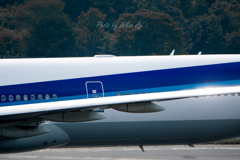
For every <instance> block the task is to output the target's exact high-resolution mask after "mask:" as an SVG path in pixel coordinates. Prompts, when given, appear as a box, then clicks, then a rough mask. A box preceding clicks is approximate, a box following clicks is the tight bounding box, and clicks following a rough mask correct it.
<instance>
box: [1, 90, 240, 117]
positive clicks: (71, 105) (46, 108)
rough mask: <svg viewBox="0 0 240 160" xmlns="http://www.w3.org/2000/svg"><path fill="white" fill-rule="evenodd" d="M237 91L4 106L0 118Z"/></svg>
mask: <svg viewBox="0 0 240 160" xmlns="http://www.w3.org/2000/svg"><path fill="white" fill-rule="evenodd" d="M238 93H240V86H234V87H213V88H203V89H192V90H181V91H170V92H160V93H148V94H135V95H122V96H112V97H102V98H91V99H80V100H68V101H57V102H46V103H37V104H26V105H16V106H6V107H0V120H4V119H5V120H6V119H8V117H11V118H12V117H13V116H14V117H15V119H16V117H19V119H24V118H28V117H33V115H34V116H35V117H36V116H39V115H45V114H54V113H61V112H68V111H77V110H78V111H79V110H91V109H94V108H114V107H116V106H117V105H119V104H134V103H138V104H140V103H146V102H148V103H149V102H154V101H167V100H175V99H183V98H191V97H202V96H210V95H223V94H238ZM136 107H137V106H136ZM29 115H31V116H29Z"/></svg>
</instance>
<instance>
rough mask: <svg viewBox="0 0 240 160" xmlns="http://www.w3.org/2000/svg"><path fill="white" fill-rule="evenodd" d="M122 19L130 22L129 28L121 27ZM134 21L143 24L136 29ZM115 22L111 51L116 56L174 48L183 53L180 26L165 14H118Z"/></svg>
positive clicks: (147, 53)
mask: <svg viewBox="0 0 240 160" xmlns="http://www.w3.org/2000/svg"><path fill="white" fill-rule="evenodd" d="M123 22H125V23H131V24H133V27H127V26H124V27H121V23H123ZM138 23H141V24H142V25H143V26H142V27H141V28H140V29H139V30H138V29H137V28H136V24H138ZM117 24H118V26H119V27H118V28H117V29H116V30H115V36H116V42H117V43H116V44H115V45H114V51H115V53H117V54H118V55H151V54H169V53H170V52H171V50H172V49H174V48H175V49H177V51H178V53H180V54H182V53H183V47H184V39H183V38H182V36H183V32H182V29H180V28H178V26H177V23H176V22H174V21H173V20H172V19H171V18H170V17H169V15H167V14H164V13H154V12H150V11H148V10H141V11H137V12H136V13H134V14H129V13H126V14H122V15H121V16H120V18H119V19H118V21H117Z"/></svg>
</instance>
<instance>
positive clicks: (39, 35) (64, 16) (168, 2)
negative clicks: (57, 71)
mask: <svg viewBox="0 0 240 160" xmlns="http://www.w3.org/2000/svg"><path fill="white" fill-rule="evenodd" d="M99 22H101V24H102V25H98V24H99ZM139 23H140V24H141V25H142V27H140V28H139V29H137V28H136V27H135V26H136V24H139ZM113 24H114V25H117V27H116V28H114V27H113ZM121 24H122V25H121ZM131 25H132V26H131ZM173 49H176V54H197V52H198V51H203V54H237V53H239V50H240V1H239V0H180V1H179V0H162V1H159V0H128V1H126V0H106V1H101V0H81V1H79V0H0V55H1V56H2V57H8V56H9V57H67V56H93V55H95V54H115V55H132V56H133V55H164V54H170V52H171V51H172V50H173Z"/></svg>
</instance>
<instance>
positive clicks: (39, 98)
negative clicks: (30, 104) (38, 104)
mask: <svg viewBox="0 0 240 160" xmlns="http://www.w3.org/2000/svg"><path fill="white" fill-rule="evenodd" d="M52 98H53V100H57V95H56V94H53V95H52ZM29 99H31V100H32V101H34V100H35V99H36V97H35V95H34V94H31V96H30V97H29ZM37 99H38V100H39V101H41V100H42V99H43V96H42V95H41V94H39V95H38V97H37ZM45 99H46V100H49V99H50V95H49V94H46V95H45ZM1 100H2V102H5V101H6V100H7V97H6V96H5V95H2V96H1ZM8 100H9V101H10V102H12V101H13V100H14V97H13V96H12V95H9V96H8ZM23 100H24V101H27V100H28V95H26V94H25V95H23ZM16 101H21V96H20V95H19V94H18V95H16Z"/></svg>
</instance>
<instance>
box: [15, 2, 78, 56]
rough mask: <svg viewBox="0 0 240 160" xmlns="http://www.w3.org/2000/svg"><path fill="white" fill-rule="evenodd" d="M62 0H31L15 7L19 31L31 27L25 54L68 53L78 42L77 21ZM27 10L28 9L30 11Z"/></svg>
mask: <svg viewBox="0 0 240 160" xmlns="http://www.w3.org/2000/svg"><path fill="white" fill-rule="evenodd" d="M63 8H64V3H62V2H61V1H58V0H48V1H47V0H37V1H35V0H31V1H28V2H26V4H25V5H21V6H18V7H15V8H13V10H14V9H15V10H16V12H15V13H14V15H13V20H12V22H11V23H13V24H15V25H16V28H17V29H18V30H23V29H27V30H28V31H29V35H28V36H26V37H25V39H24V42H25V45H26V46H25V49H24V51H25V52H24V53H25V54H26V56H29V57H32V56H33V57H59V56H68V55H69V51H70V50H71V48H72V47H73V44H74V35H73V34H74V32H73V24H71V23H70V21H69V19H68V16H67V15H66V14H64V13H63V12H62V11H63ZM26 10H27V11H28V12H26Z"/></svg>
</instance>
